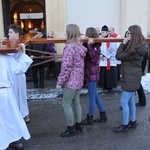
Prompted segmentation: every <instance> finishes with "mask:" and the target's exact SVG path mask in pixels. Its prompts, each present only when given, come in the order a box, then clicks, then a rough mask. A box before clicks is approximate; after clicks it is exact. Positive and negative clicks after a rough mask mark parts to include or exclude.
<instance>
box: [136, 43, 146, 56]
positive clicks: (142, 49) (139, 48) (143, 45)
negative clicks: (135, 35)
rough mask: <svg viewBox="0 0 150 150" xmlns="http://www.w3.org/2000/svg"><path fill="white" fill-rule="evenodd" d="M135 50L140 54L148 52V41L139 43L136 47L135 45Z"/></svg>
mask: <svg viewBox="0 0 150 150" xmlns="http://www.w3.org/2000/svg"><path fill="white" fill-rule="evenodd" d="M135 50H136V51H137V52H138V53H139V54H140V55H142V56H143V55H145V54H146V53H147V52H148V46H147V43H141V44H138V45H137V46H136V47H135Z"/></svg>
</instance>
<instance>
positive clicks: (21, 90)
mask: <svg viewBox="0 0 150 150" xmlns="http://www.w3.org/2000/svg"><path fill="white" fill-rule="evenodd" d="M21 54H22V51H20V52H18V53H15V54H14V55H13V57H14V58H15V60H16V61H18V59H19V58H20V56H21ZM14 80H15V84H14V85H13V90H14V93H15V96H16V100H17V105H18V108H19V110H20V112H21V114H22V117H23V118H24V117H25V116H27V115H28V114H29V108H28V102H27V88H26V76H25V73H23V74H18V75H15V76H14ZM20 83H21V84H20Z"/></svg>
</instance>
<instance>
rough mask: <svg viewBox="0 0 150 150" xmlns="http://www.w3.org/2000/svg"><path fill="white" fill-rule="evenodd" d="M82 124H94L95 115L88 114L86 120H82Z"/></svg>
mask: <svg viewBox="0 0 150 150" xmlns="http://www.w3.org/2000/svg"><path fill="white" fill-rule="evenodd" d="M82 124H83V125H92V124H93V116H92V115H89V114H87V117H86V118H85V119H84V120H82Z"/></svg>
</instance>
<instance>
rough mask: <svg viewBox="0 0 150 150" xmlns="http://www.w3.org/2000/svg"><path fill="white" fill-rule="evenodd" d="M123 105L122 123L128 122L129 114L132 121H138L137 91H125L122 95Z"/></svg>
mask: <svg viewBox="0 0 150 150" xmlns="http://www.w3.org/2000/svg"><path fill="white" fill-rule="evenodd" d="M121 106H122V124H123V125H127V124H128V121H129V120H128V119H129V115H130V120H131V121H133V122H134V121H136V107H135V92H127V91H123V92H122V97H121Z"/></svg>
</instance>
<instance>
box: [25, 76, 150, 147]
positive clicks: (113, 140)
mask: <svg viewBox="0 0 150 150" xmlns="http://www.w3.org/2000/svg"><path fill="white" fill-rule="evenodd" d="M27 87H28V98H29V109H30V118H31V122H30V123H29V124H27V126H28V128H29V131H30V133H31V136H32V137H31V139H30V140H28V141H24V142H23V143H24V147H25V150H149V149H150V122H149V117H150V109H149V108H150V103H149V99H150V95H149V94H147V95H146V97H147V106H146V107H138V108H137V122H138V124H139V125H138V127H137V129H136V130H129V131H128V132H126V133H120V134H118V133H114V132H113V131H112V127H113V126H116V125H120V124H121V110H120V108H119V106H120V97H121V90H120V87H119V86H118V87H117V88H116V89H115V90H114V91H113V92H110V93H109V92H103V91H101V90H100V89H99V94H100V97H101V99H102V100H103V103H104V106H105V109H106V113H107V116H108V121H107V122H106V123H95V124H93V125H91V126H84V132H83V133H82V134H77V135H75V136H71V137H68V138H62V137H60V133H61V132H63V131H65V130H66V121H65V117H64V112H63V108H62V105H61V96H62V91H61V90H60V91H57V90H56V89H54V87H55V80H54V79H53V82H51V81H47V82H46V87H45V89H36V90H35V89H32V82H28V83H27ZM49 87H50V88H49ZM85 91H86V90H85V89H84V90H83V92H82V94H81V104H82V109H83V119H84V118H85V117H86V113H87V111H88V99H87V96H86V92H85ZM49 92H51V93H54V95H53V94H51V96H48V94H49ZM84 92H85V93H84ZM43 93H45V94H46V96H45V97H44V96H42V97H41V98H40V96H39V95H40V94H43ZM56 93H59V94H56ZM36 94H37V95H38V96H37V95H36ZM52 95H53V96H52ZM136 101H137V98H136ZM98 115H99V112H98V110H97V108H96V109H95V115H94V118H97V117H98Z"/></svg>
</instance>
